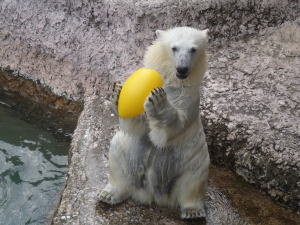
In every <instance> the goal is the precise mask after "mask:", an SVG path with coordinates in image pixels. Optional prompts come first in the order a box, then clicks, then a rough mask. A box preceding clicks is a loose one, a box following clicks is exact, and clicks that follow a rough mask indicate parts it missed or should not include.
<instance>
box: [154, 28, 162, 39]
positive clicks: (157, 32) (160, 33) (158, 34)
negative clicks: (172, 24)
mask: <svg viewBox="0 0 300 225" xmlns="http://www.w3.org/2000/svg"><path fill="white" fill-rule="evenodd" d="M163 32H164V31H162V30H156V31H155V34H156V37H157V38H160V37H161V35H162V33H163Z"/></svg>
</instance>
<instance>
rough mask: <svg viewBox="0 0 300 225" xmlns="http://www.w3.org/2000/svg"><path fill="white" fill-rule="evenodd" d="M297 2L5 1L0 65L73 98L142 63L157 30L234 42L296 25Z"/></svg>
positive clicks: (1, 7) (0, 17)
mask: <svg viewBox="0 0 300 225" xmlns="http://www.w3.org/2000/svg"><path fill="white" fill-rule="evenodd" d="M297 13H299V9H298V2H297V1H296V0H286V1H281V0H271V1H270V0H263V1H262V0H249V1H247V0H240V1H237V0H193V1H190V0H184V1H183V0H173V1H163V0H153V1H147V0H144V1H135V0H95V1H90V0H69V1H65V0H56V1H51V0H48V1H47V0H46V1H40V0H31V1H17V0H10V1H7V0H2V1H0V21H1V23H0V65H1V66H3V67H9V68H10V69H11V70H14V71H19V73H20V74H23V75H25V76H27V77H29V78H30V79H32V80H35V81H39V82H40V83H41V84H42V85H45V86H48V87H49V88H51V90H52V91H53V92H54V93H55V94H58V95H65V96H67V97H70V98H72V99H74V100H83V97H84V96H88V95H91V94H92V93H94V92H97V91H99V90H100V88H99V87H101V85H102V82H103V77H110V78H112V79H119V77H120V76H123V77H124V76H128V74H130V73H131V72H132V71H134V70H136V69H137V68H138V67H139V66H140V65H141V58H142V56H143V54H144V49H145V47H146V46H148V45H149V43H150V42H151V41H152V40H153V36H154V31H155V30H156V29H165V28H169V27H173V26H180V25H188V26H193V27H198V28H209V29H210V31H211V36H212V39H213V40H214V42H215V43H216V42H218V43H222V41H223V40H236V39H238V38H246V37H249V36H250V35H253V34H257V33H258V32H259V31H260V30H262V29H264V28H266V27H270V26H275V25H278V24H281V23H283V22H284V21H287V20H292V19H295V18H296V16H297Z"/></svg>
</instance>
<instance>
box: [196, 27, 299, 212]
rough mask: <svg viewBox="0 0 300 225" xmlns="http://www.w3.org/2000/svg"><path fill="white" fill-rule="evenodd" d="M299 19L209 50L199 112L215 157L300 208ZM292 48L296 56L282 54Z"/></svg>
mask: <svg viewBox="0 0 300 225" xmlns="http://www.w3.org/2000/svg"><path fill="white" fill-rule="evenodd" d="M296 23H297V22H294V23H290V22H287V23H286V24H283V25H282V26H280V27H278V28H276V29H270V30H268V31H267V32H266V34H265V35H264V36H261V37H257V38H254V39H251V40H249V41H237V42H234V43H231V44H230V45H229V46H226V47H224V48H222V49H218V50H216V49H211V59H210V66H209V73H208V74H207V76H206V78H205V85H204V88H203V100H202V102H201V111H202V116H203V119H204V121H205V124H206V133H207V136H208V140H209V146H210V150H211V157H212V158H213V160H214V162H215V163H217V164H220V163H221V164H223V165H226V166H228V167H230V168H232V169H233V170H235V171H236V172H237V173H238V174H239V175H241V176H242V177H243V178H244V179H245V180H247V181H248V182H250V183H253V184H255V185H256V186H258V187H260V188H262V189H264V190H266V191H267V192H268V193H269V194H270V195H271V196H272V197H273V198H274V199H277V200H280V201H282V202H284V203H286V204H287V205H289V206H291V207H292V208H294V209H296V210H299V207H300V205H299V202H300V186H299V183H297V182H299V180H300V167H299V163H298V162H299V161H300V149H299V146H300V145H299V144H300V129H299V128H300V127H299V124H300V105H299V103H300V60H299V59H300V48H299V46H300V29H299V26H298V25H297V24H296ZM288 38H290V39H288ZM296 45H297V47H295V46H296ZM291 51H293V52H294V53H293V56H288V57H286V56H285V55H286V53H285V52H291ZM233 53H234V54H235V57H234V58H232V56H231V55H232V54H233ZM297 163H298V164H297Z"/></svg>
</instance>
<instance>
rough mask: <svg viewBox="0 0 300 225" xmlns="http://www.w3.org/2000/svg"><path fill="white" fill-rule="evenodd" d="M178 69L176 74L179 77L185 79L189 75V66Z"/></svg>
mask: <svg viewBox="0 0 300 225" xmlns="http://www.w3.org/2000/svg"><path fill="white" fill-rule="evenodd" d="M176 71H177V73H176V76H177V77H178V78H179V79H185V78H187V76H188V71H189V68H187V67H177V68H176Z"/></svg>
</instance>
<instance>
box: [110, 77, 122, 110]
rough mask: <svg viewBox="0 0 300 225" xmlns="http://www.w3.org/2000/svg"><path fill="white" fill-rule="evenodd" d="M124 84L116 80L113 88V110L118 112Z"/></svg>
mask: <svg viewBox="0 0 300 225" xmlns="http://www.w3.org/2000/svg"><path fill="white" fill-rule="evenodd" d="M121 89H122V85H121V83H120V82H115V83H114V84H113V88H112V92H113V93H112V97H111V102H112V108H113V111H114V112H115V113H116V114H118V101H119V97H120V93H121Z"/></svg>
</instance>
